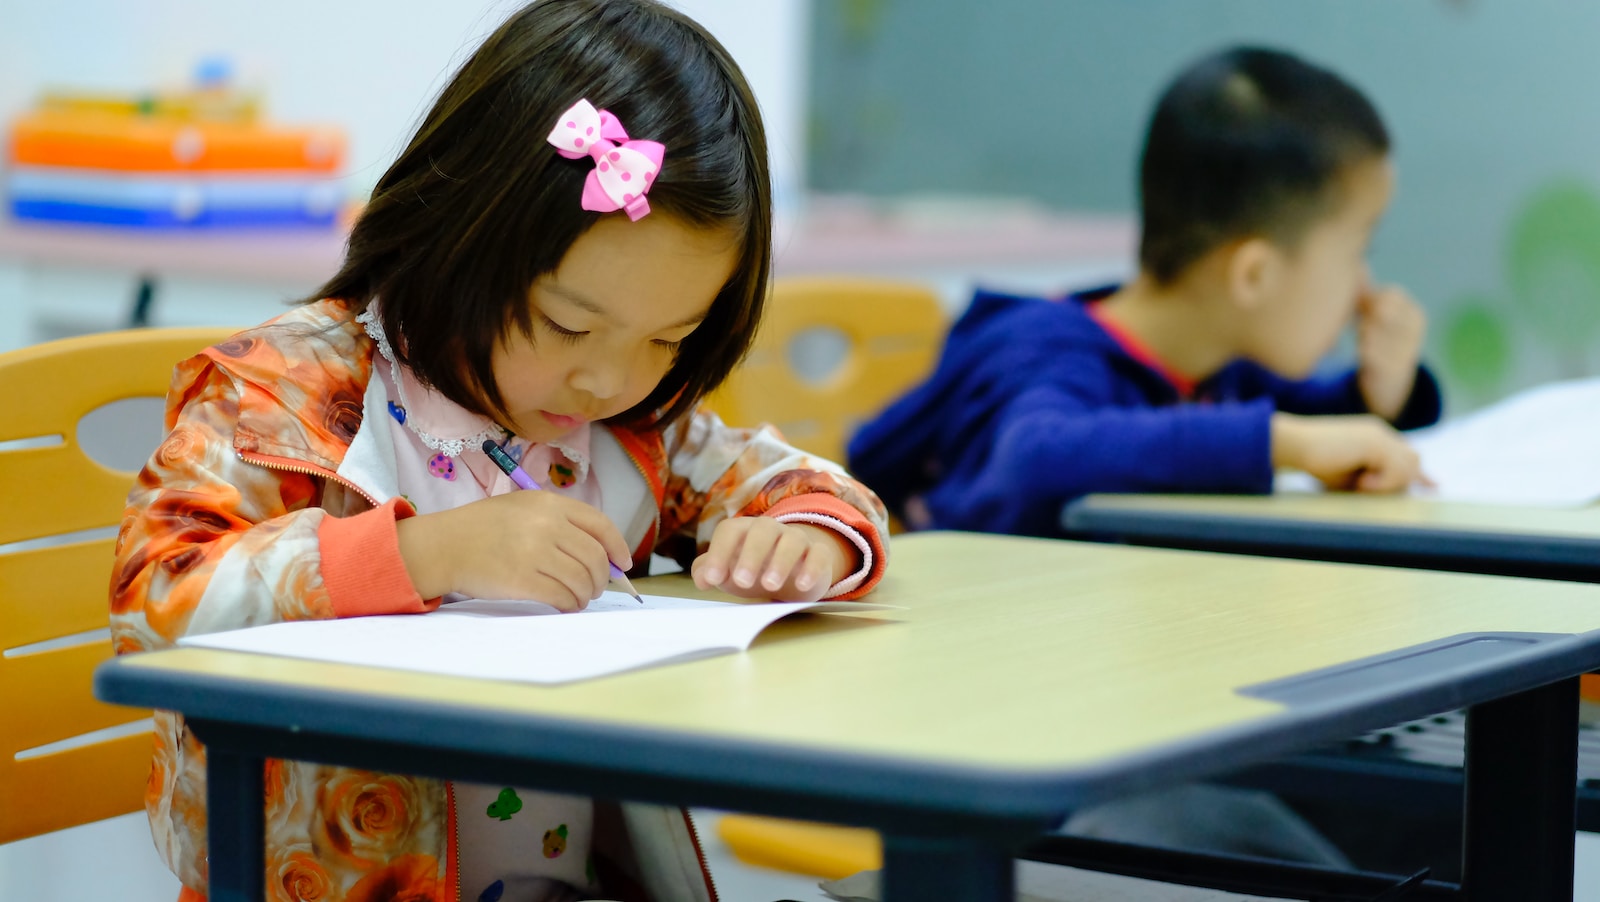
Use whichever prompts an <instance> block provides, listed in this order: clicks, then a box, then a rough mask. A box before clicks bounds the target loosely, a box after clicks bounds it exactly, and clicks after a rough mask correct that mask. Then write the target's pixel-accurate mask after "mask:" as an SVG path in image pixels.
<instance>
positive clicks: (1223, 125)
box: [849, 48, 1440, 535]
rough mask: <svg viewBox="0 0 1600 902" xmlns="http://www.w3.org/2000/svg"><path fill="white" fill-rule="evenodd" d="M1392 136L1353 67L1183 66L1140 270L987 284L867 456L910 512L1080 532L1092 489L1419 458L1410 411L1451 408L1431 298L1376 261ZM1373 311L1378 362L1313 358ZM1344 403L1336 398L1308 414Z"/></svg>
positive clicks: (1400, 463) (1149, 198)
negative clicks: (1353, 365) (1419, 298)
mask: <svg viewBox="0 0 1600 902" xmlns="http://www.w3.org/2000/svg"><path fill="white" fill-rule="evenodd" d="M1388 151H1389V138H1388V134H1387V132H1386V131H1385V129H1384V126H1383V123H1382V122H1381V121H1380V119H1379V117H1378V114H1377V112H1376V111H1375V110H1374V109H1373V107H1372V105H1371V104H1370V103H1369V102H1368V101H1367V100H1366V98H1364V97H1363V96H1362V95H1361V94H1360V93H1359V92H1358V91H1357V90H1356V89H1355V88H1353V87H1351V86H1350V85H1349V84H1347V83H1346V82H1344V81H1343V80H1342V79H1340V78H1339V77H1338V76H1337V75H1334V74H1333V73H1331V72H1328V71H1326V70H1324V69H1320V68H1318V67H1316V66H1313V65H1310V64H1308V63H1306V62H1304V61H1301V60H1299V59H1296V58H1295V57H1293V56H1290V55H1288V54H1285V53H1280V52H1276V51H1270V50H1261V49H1253V48H1240V49H1234V50H1229V51H1226V52H1223V53H1220V54H1216V55H1213V56H1210V57H1207V58H1205V59H1202V60H1200V61H1199V62H1198V63H1196V64H1194V65H1192V66H1191V67H1190V68H1189V69H1187V70H1186V71H1185V72H1183V73H1182V74H1180V75H1179V76H1178V78H1177V80H1176V81H1174V82H1173V83H1172V84H1171V85H1170V86H1169V87H1168V88H1167V91H1166V93H1165V94H1164V95H1163V96H1162V98H1161V100H1160V102H1159V104H1158V105H1157V107H1156V111H1155V115H1154V117H1153V118H1152V120H1151V123H1150V128H1149V132H1148V134H1147V136H1146V141H1145V147H1144V152H1143V156H1142V158H1141V161H1140V204H1141V212H1142V214H1143V233H1142V236H1141V239H1140V245H1139V272H1138V275H1137V276H1136V277H1135V278H1134V279H1133V281H1131V282H1129V283H1128V284H1126V285H1122V286H1113V287H1111V288H1106V289H1100V290H1096V291H1090V292H1084V293H1080V294H1076V295H1072V296H1069V297H1066V298H1064V299H1061V300H1059V301H1044V300H1037V299H1030V298H1019V297H1008V296H1004V295H999V294H992V293H987V292H982V291H980V292H979V293H978V295H977V296H976V298H974V300H973V303H972V306H971V307H970V308H969V309H968V311H967V312H966V314H965V315H963V316H962V318H961V319H960V321H959V322H957V323H956V325H955V327H954V328H953V330H952V331H951V334H950V337H949V339H948V341H947V344H946V346H945V350H944V354H943V358H942V359H941V361H940V363H939V366H938V368H937V370H936V371H935V373H934V374H933V376H932V377H930V379H929V380H928V381H927V382H926V383H925V384H923V385H922V386H920V387H918V388H916V389H914V390H913V391H912V392H911V393H909V394H908V395H906V396H905V397H903V398H901V399H900V400H899V401H897V402H896V403H894V404H893V405H891V406H890V407H889V408H888V409H887V410H886V411H884V412H883V413H882V414H881V415H879V417H878V418H877V419H876V420H874V421H873V422H870V423H868V424H867V425H866V426H865V427H864V428H863V429H862V430H861V431H860V432H859V433H858V434H857V435H856V436H855V439H854V440H853V441H852V442H851V444H850V451H849V454H850V466H851V468H852V469H853V470H854V472H855V473H856V474H857V475H858V476H859V477H861V479H862V480H863V481H865V482H866V483H867V484H869V485H871V486H872V487H873V488H874V489H876V490H877V491H878V493H879V494H880V495H881V496H882V497H883V499H884V501H885V502H887V503H888V505H889V507H890V509H891V510H893V511H895V512H896V513H897V514H899V515H900V516H901V517H902V518H903V519H904V520H905V521H906V523H907V524H908V525H910V526H911V527H912V528H944V529H968V530H981V531H986V532H1003V533H1017V534H1023V535H1053V534H1059V529H1060V527H1059V525H1058V518H1059V515H1060V511H1061V507H1062V505H1063V504H1065V503H1066V502H1067V501H1070V500H1072V499H1073V498H1076V497H1078V496H1080V495H1083V494H1086V493H1089V492H1237V493H1260V492H1269V491H1271V489H1272V476H1273V471H1274V469H1276V468H1279V467H1287V468H1294V469H1300V470H1305V471H1307V472H1309V473H1311V474H1312V475H1313V476H1316V477H1317V478H1318V479H1320V480H1321V481H1322V482H1323V483H1325V484H1326V485H1328V486H1329V487H1330V488H1336V489H1350V490H1356V491H1370V492H1395V491H1400V490H1402V489H1404V488H1406V487H1407V486H1408V485H1410V484H1411V483H1412V482H1413V481H1415V480H1417V479H1419V478H1420V474H1419V472H1418V463H1417V457H1416V454H1415V453H1413V452H1412V451H1411V449H1410V448H1409V446H1407V445H1406V443H1405V442H1404V441H1403V440H1402V439H1401V437H1400V435H1399V433H1398V432H1397V431H1396V429H1397V428H1399V429H1409V428H1414V427H1417V426H1424V425H1428V424H1430V423H1433V422H1434V421H1436V420H1437V419H1438V417H1439V411H1440V397H1439V389H1438V386H1437V384H1436V383H1435V382H1434V380H1433V377H1432V376H1431V375H1429V374H1428V372H1427V371H1426V370H1425V369H1422V368H1420V367H1419V366H1418V355H1419V353H1420V349H1421V346H1422V337H1423V329H1424V323H1423V315H1422V312H1421V310H1420V309H1419V308H1418V307H1417V305H1416V304H1415V303H1414V302H1413V301H1412V300H1411V298H1410V297H1409V296H1408V295H1407V294H1406V293H1405V291H1403V290H1402V289H1400V288H1396V287H1392V286H1380V285H1377V284H1374V283H1373V282H1372V281H1371V278H1370V274H1369V273H1368V270H1367V266H1366V263H1365V260H1364V256H1365V252H1366V247H1367V243H1368V240H1369V238H1370V236H1371V234H1372V231H1373V229H1374V228H1375V227H1376V225H1377V223H1378V219H1379V217H1380V216H1381V215H1382V213H1383V210H1384V207H1385V206H1386V205H1387V204H1388V202H1389V197H1390V195H1391V193H1392V192H1393V184H1394V174H1393V170H1392V168H1391V165H1390V162H1389V160H1388ZM1352 319H1353V320H1354V322H1355V324H1356V335H1357V339H1358V344H1359V349H1360V365H1359V367H1358V368H1357V369H1356V370H1354V371H1352V372H1349V373H1345V374H1342V375H1340V376H1337V377H1334V378H1327V379H1309V378H1308V376H1309V375H1310V373H1311V371H1312V370H1313V369H1314V368H1315V366H1316V364H1317V363H1318V361H1319V360H1321V359H1322V358H1323V356H1324V355H1325V354H1327V353H1328V351H1329V350H1330V349H1331V347H1332V346H1333V344H1334V343H1335V342H1336V341H1337V339H1338V336H1339V333H1340V331H1341V330H1342V329H1343V327H1344V326H1345V325H1346V324H1347V323H1349V322H1350V321H1351V320H1352ZM1311 414H1323V415H1332V416H1317V417H1312V416H1308V415H1311Z"/></svg>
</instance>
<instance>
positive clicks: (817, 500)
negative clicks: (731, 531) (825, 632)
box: [762, 492, 889, 601]
mask: <svg viewBox="0 0 1600 902" xmlns="http://www.w3.org/2000/svg"><path fill="white" fill-rule="evenodd" d="M762 516H764V517H772V518H773V519H775V520H778V521H780V522H783V523H810V524H811V525H813V526H822V527H825V528H827V529H833V530H835V531H837V532H839V533H840V534H841V535H843V536H844V537H845V539H846V540H847V541H849V542H850V543H851V544H853V545H855V546H856V548H857V550H858V551H859V552H860V554H861V557H860V558H859V559H858V561H857V564H856V567H855V568H854V569H855V572H853V573H851V574H850V575H848V576H846V577H845V578H844V579H842V580H840V581H839V582H837V583H834V584H833V586H831V587H830V588H829V589H828V593H827V594H826V595H825V596H824V597H825V598H828V599H830V600H836V601H849V600H851V599H855V598H860V597H861V596H863V595H865V594H867V593H868V592H871V591H872V589H873V587H875V586H876V585H877V584H878V580H880V579H882V578H883V573H884V570H886V569H888V566H889V555H888V549H886V548H885V547H884V545H883V537H882V536H880V535H878V529H877V527H875V526H873V524H872V521H871V520H870V519H868V518H867V516H866V515H865V514H863V513H861V511H858V510H856V509H855V508H854V507H852V506H851V505H849V504H846V503H845V502H843V501H841V500H839V499H838V498H836V497H834V496H833V495H829V494H828V493H826V492H808V493H806V494H804V495H791V496H789V497H788V498H785V499H783V500H782V501H779V502H778V503H777V504H774V505H773V506H772V507H770V508H768V509H767V510H766V512H765V513H763V514H762Z"/></svg>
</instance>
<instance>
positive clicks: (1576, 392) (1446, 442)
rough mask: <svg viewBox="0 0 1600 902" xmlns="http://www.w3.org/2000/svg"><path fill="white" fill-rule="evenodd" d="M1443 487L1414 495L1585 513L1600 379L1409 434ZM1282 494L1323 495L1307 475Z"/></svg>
mask: <svg viewBox="0 0 1600 902" xmlns="http://www.w3.org/2000/svg"><path fill="white" fill-rule="evenodd" d="M1407 439H1408V440H1409V441H1410V442H1411V446H1412V447H1413V448H1415V449H1416V450H1417V453H1418V454H1419V455H1420V456H1421V457H1422V471H1423V473H1425V474H1427V476H1428V478H1429V479H1432V480H1433V481H1434V482H1435V483H1436V487H1434V488H1424V487H1421V486H1419V487H1416V488H1414V489H1413V490H1412V494H1414V495H1417V496H1419V497H1426V498H1437V499H1439V500H1442V501H1466V502H1474V503H1481V504H1515V505H1524V506H1537V507H1581V506H1583V505H1587V504H1592V503H1594V502H1595V501H1597V500H1600V379H1576V380H1571V381H1567V382H1554V383H1550V384H1548V385H1541V386H1538V387H1537V388H1531V389H1529V390H1527V391H1524V392H1521V393H1519V394H1516V395H1512V396H1511V397H1509V398H1507V399H1505V400H1503V401H1500V402H1499V403H1497V404H1493V405H1491V406H1489V407H1486V408H1484V409H1482V410H1479V411H1475V412H1474V413H1471V414H1468V415H1467V416H1464V417H1461V418H1459V419H1454V420H1449V421H1446V422H1444V423H1441V424H1439V425H1437V426H1433V427H1431V428H1428V429H1419V430H1417V431H1415V432H1411V433H1408V434H1407ZM1277 487H1278V489H1279V490H1280V491H1320V490H1321V484H1320V483H1318V482H1317V481H1316V480H1315V479H1312V478H1311V477H1310V476H1308V475H1306V474H1304V473H1288V474H1284V475H1283V476H1280V477H1279V479H1278V485H1277Z"/></svg>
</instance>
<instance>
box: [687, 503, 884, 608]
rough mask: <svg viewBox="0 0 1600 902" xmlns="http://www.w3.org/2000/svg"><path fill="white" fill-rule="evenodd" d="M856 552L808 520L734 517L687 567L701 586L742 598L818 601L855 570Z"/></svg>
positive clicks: (833, 534)
mask: <svg viewBox="0 0 1600 902" xmlns="http://www.w3.org/2000/svg"><path fill="white" fill-rule="evenodd" d="M856 557H857V552H856V549H855V546H854V545H851V544H850V543H849V541H848V540H846V539H845V537H844V536H841V535H839V534H838V533H837V532H834V531H833V530H831V529H826V528H824V527H821V526H812V525H811V524H809V523H779V522H778V521H777V520H774V519H772V518H771V517H732V518H729V519H727V520H724V521H722V522H721V523H718V524H717V528H716V531H714V532H713V533H712V534H711V545H710V546H709V547H708V548H707V549H706V552H705V554H702V555H700V556H699V557H698V558H695V561H694V564H693V565H691V566H690V568H689V572H690V573H691V574H692V575H693V576H694V584H695V585H697V586H699V587H700V588H702V589H712V588H715V589H721V590H722V591H724V592H727V593H728V594H729V595H738V596H740V597H742V598H778V599H782V600H784V601H816V600H817V599H819V598H821V597H822V594H823V593H824V592H826V591H828V587H829V586H832V585H833V584H834V583H836V582H838V581H839V580H841V579H843V578H844V577H845V576H847V575H848V574H849V573H850V572H851V570H852V569H853V566H852V565H853V564H854V563H855V560H856Z"/></svg>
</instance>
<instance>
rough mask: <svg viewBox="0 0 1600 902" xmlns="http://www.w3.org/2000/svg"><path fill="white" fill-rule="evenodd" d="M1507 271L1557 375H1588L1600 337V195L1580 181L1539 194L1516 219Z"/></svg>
mask: <svg viewBox="0 0 1600 902" xmlns="http://www.w3.org/2000/svg"><path fill="white" fill-rule="evenodd" d="M1506 273H1507V276H1508V278H1509V280H1510V288H1511V301H1512V304H1513V309H1514V312H1515V315H1516V317H1517V319H1518V321H1519V322H1522V323H1526V324H1527V326H1528V327H1529V328H1530V329H1531V330H1532V331H1533V335H1534V337H1535V338H1536V339H1537V340H1538V341H1539V343H1540V344H1541V345H1543V346H1544V347H1547V348H1549V349H1550V350H1551V351H1552V352H1553V353H1555V354H1556V356H1557V359H1556V364H1557V373H1556V374H1557V376H1559V377H1561V378H1576V377H1579V376H1584V375H1587V373H1588V357H1589V350H1590V349H1591V348H1592V347H1593V346H1594V343H1595V340H1596V338H1600V198H1597V197H1596V196H1595V192H1594V191H1593V190H1591V189H1590V188H1589V186H1588V185H1586V184H1585V183H1583V182H1581V181H1578V180H1576V179H1571V180H1566V179H1564V180H1560V181H1556V182H1552V183H1550V184H1548V185H1546V186H1545V187H1543V188H1541V189H1540V190H1539V191H1537V192H1536V193H1535V194H1534V195H1533V197H1532V198H1530V199H1529V200H1528V202H1527V203H1526V204H1525V205H1524V206H1523V208H1522V210H1521V211H1520V212H1519V213H1518V214H1517V216H1516V218H1515V219H1514V220H1513V221H1512V223H1511V228H1510V235H1509V236H1508V240H1507V244H1506Z"/></svg>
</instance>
